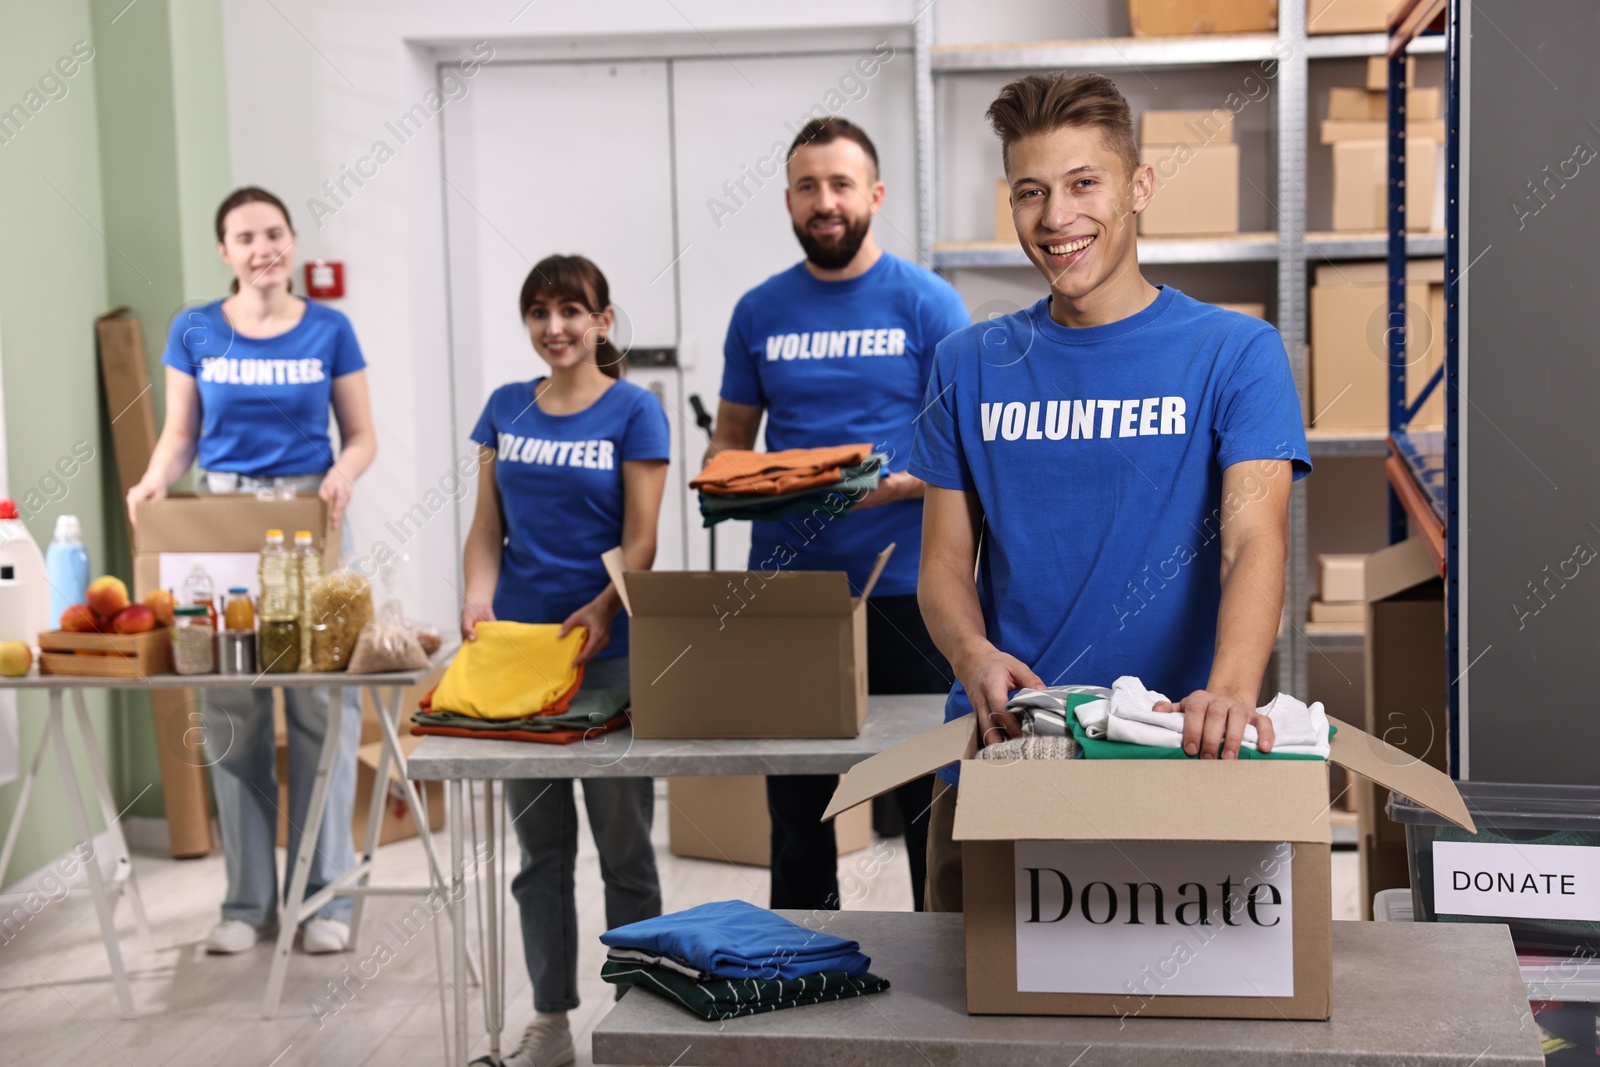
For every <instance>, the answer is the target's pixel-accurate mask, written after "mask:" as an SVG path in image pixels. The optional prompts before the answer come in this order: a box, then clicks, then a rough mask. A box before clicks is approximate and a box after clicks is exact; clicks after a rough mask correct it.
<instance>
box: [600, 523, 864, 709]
mask: <svg viewBox="0 0 1600 1067" xmlns="http://www.w3.org/2000/svg"><path fill="white" fill-rule="evenodd" d="M893 551H894V545H892V544H891V545H890V546H888V547H887V548H885V549H884V550H883V551H882V552H880V553H879V554H878V558H877V561H876V562H875V563H874V564H873V567H872V572H871V573H870V574H869V575H868V576H867V580H866V582H865V583H864V584H863V586H862V589H861V595H860V596H851V595H850V582H849V579H848V578H847V577H846V575H845V573H844V572H843V571H785V570H781V569H774V570H773V571H772V573H767V572H765V571H627V572H624V571H623V569H622V567H623V563H622V552H621V550H620V549H613V550H612V551H610V552H608V553H606V556H605V562H606V569H607V570H608V571H609V572H610V574H611V578H612V581H613V582H615V583H616V587H617V590H618V592H619V593H620V594H621V597H622V604H623V608H624V610H626V611H627V613H628V617H629V627H628V655H629V671H630V673H631V675H632V677H633V679H634V684H633V710H632V713H631V718H632V720H633V735H634V736H635V737H649V738H667V737H671V738H687V737H704V738H734V737H745V738H754V737H765V738H779V737H855V736H856V735H857V734H859V733H860V732H861V724H862V723H863V722H865V721H866V718H867V615H866V613H867V597H868V596H870V595H871V593H872V588H873V586H874V585H876V584H877V581H878V576H879V575H881V574H882V573H883V568H884V565H885V564H886V563H888V561H889V556H890V554H891V553H892V552H893Z"/></svg>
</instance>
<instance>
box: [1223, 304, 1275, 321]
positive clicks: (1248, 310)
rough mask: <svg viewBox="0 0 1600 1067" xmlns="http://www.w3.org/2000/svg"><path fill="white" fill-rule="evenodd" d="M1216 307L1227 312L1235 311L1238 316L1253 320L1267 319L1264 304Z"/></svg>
mask: <svg viewBox="0 0 1600 1067" xmlns="http://www.w3.org/2000/svg"><path fill="white" fill-rule="evenodd" d="M1217 307H1219V308H1224V309H1226V310H1228V311H1237V312H1238V313H1239V314H1241V315H1249V316H1250V317H1251V318H1253V319H1264V318H1266V317H1267V305H1265V304H1218V305H1217Z"/></svg>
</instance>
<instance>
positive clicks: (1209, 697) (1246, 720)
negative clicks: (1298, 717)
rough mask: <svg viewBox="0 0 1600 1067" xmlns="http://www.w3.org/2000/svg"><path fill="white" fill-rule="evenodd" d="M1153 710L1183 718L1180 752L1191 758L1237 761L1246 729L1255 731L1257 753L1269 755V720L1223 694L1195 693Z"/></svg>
mask: <svg viewBox="0 0 1600 1067" xmlns="http://www.w3.org/2000/svg"><path fill="white" fill-rule="evenodd" d="M1155 710H1156V711H1161V712H1168V711H1170V712H1177V713H1179V714H1181V715H1182V716H1183V750H1184V751H1185V752H1186V753H1188V754H1189V755H1191V756H1199V757H1200V758H1201V759H1238V758H1239V743H1240V742H1241V741H1242V740H1243V739H1244V728H1245V727H1246V726H1254V727H1255V728H1256V748H1257V750H1258V751H1261V752H1270V751H1272V720H1271V719H1269V718H1267V717H1266V716H1265V715H1263V714H1261V713H1260V712H1258V711H1257V710H1256V709H1255V708H1254V707H1253V706H1252V705H1249V704H1246V703H1244V702H1243V701H1241V700H1238V699H1237V698H1235V697H1230V696H1227V695H1226V694H1224V693H1212V692H1208V691H1206V690H1204V689H1196V690H1195V691H1194V692H1193V693H1190V694H1189V695H1188V696H1186V697H1184V698H1183V699H1182V700H1179V701H1175V702H1173V703H1170V704H1157V705H1156V706H1155Z"/></svg>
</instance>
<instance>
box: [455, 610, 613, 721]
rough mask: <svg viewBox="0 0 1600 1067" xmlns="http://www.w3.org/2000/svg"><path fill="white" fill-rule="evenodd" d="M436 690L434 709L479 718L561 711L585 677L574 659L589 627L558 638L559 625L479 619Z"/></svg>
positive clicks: (509, 717) (573, 630)
mask: <svg viewBox="0 0 1600 1067" xmlns="http://www.w3.org/2000/svg"><path fill="white" fill-rule="evenodd" d="M477 631H478V639H477V640H476V641H466V642H463V643H462V645H461V651H460V652H457V653H456V658H455V659H454V660H453V661H452V662H451V664H450V667H449V669H448V670H446V671H445V672H444V677H443V678H441V679H439V686H438V688H437V689H435V690H434V692H433V702H432V703H433V710H435V711H453V712H455V713H456V714H458V715H471V716H473V717H474V718H479V719H494V720H501V719H523V718H527V717H528V716H530V715H538V714H540V713H541V712H544V711H547V710H552V711H553V710H563V709H564V708H565V706H566V703H567V702H568V701H569V700H571V698H572V693H573V691H574V690H575V689H577V687H578V684H579V682H581V681H582V680H583V671H582V670H581V669H580V668H578V667H575V666H573V662H572V661H573V660H575V659H577V658H578V653H579V652H580V651H581V650H582V649H583V642H584V640H585V638H586V636H587V631H586V630H585V629H584V628H583V627H582V626H575V627H573V628H572V631H571V632H570V633H568V634H567V636H565V637H557V636H556V634H558V633H560V632H561V627H560V626H559V625H557V624H556V623H527V622H480V623H478V627H477Z"/></svg>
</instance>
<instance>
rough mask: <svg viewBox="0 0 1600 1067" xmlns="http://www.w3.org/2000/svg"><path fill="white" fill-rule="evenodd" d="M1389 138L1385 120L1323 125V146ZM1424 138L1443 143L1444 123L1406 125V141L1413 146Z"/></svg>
mask: <svg viewBox="0 0 1600 1067" xmlns="http://www.w3.org/2000/svg"><path fill="white" fill-rule="evenodd" d="M1388 136H1389V123H1388V121H1387V120H1384V119H1377V120H1369V121H1362V122H1353V121H1348V120H1344V119H1329V120H1327V121H1326V122H1324V123H1323V124H1322V143H1323V144H1338V143H1340V142H1341V141H1381V140H1384V139H1385V138H1387V137H1388ZM1422 137H1426V138H1428V139H1429V140H1432V141H1443V140H1444V123H1443V122H1442V121H1439V120H1437V119H1434V120H1431V121H1422V122H1417V121H1412V122H1408V123H1406V139H1407V140H1408V141H1409V142H1410V143H1411V144H1415V143H1416V142H1417V140H1418V138H1422Z"/></svg>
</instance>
